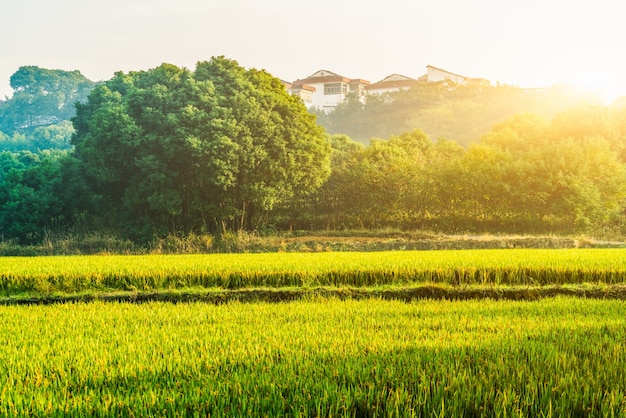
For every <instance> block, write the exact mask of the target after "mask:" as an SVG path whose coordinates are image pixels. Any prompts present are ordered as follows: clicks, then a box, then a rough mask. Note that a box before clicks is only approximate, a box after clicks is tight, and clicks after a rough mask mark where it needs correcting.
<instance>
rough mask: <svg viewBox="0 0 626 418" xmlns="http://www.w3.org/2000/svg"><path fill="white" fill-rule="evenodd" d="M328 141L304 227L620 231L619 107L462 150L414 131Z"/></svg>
mask: <svg viewBox="0 0 626 418" xmlns="http://www.w3.org/2000/svg"><path fill="white" fill-rule="evenodd" d="M332 139H333V168H332V174H331V176H330V178H329V180H328V181H327V182H326V183H325V184H324V186H323V187H322V188H321V190H320V192H319V193H318V194H317V197H318V200H317V201H316V203H315V205H314V209H313V210H312V212H311V213H316V215H315V216H312V218H311V221H312V224H311V226H310V227H311V228H331V229H336V228H381V227H397V228H427V229H434V230H439V231H445V232H449V233H454V232H456V233H459V232H483V231H490V232H511V233H572V232H596V233H597V232H600V231H605V232H606V231H608V230H613V231H614V232H616V231H620V228H622V227H623V221H624V217H623V215H624V204H625V200H624V198H625V197H626V195H625V192H626V181H625V180H626V177H625V171H624V164H625V163H626V153H625V152H624V150H625V145H626V108H625V109H622V110H620V111H618V110H615V109H610V108H607V107H600V106H581V107H578V108H573V109H571V110H568V111H566V112H563V113H561V114H559V115H557V116H555V117H554V118H553V119H552V120H548V119H545V118H541V117H538V116H536V115H530V114H529V115H517V116H515V117H513V118H511V119H509V120H508V121H506V122H503V123H500V124H498V125H496V126H495V127H494V129H493V130H492V131H491V132H489V133H487V134H486V135H484V136H483V137H482V139H481V141H480V143H478V144H476V145H473V146H470V147H469V149H465V148H462V147H461V146H459V145H458V144H456V143H454V142H452V141H448V140H443V139H440V140H437V141H432V140H431V139H430V138H429V137H428V136H427V135H426V134H424V132H423V131H420V130H417V131H413V132H411V133H405V134H402V135H399V136H392V137H391V138H390V139H388V140H381V139H374V140H372V142H371V144H370V145H369V146H362V145H360V144H358V143H356V142H354V141H352V140H350V139H349V138H348V137H346V136H341V135H334V136H333V137H332ZM315 211H317V212H315ZM299 219H300V222H301V223H300V227H303V226H304V223H302V222H303V221H304V220H303V219H302V218H299Z"/></svg>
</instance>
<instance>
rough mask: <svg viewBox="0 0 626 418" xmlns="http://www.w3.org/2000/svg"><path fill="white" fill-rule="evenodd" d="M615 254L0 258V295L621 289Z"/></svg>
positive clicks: (622, 261)
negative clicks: (430, 286) (432, 286)
mask: <svg viewBox="0 0 626 418" xmlns="http://www.w3.org/2000/svg"><path fill="white" fill-rule="evenodd" d="M625 254H626V253H624V250H622V249H569V250H529V249H522V250H466V251H391V252H378V253H263V254H206V255H141V256H59V257H33V258H30V257H3V258H0V293H2V294H4V295H11V294H16V293H20V292H34V293H37V292H42V291H45V292H82V291H104V290H111V289H113V290H129V291H132V290H154V289H172V288H185V287H220V288H225V289H238V288H244V287H274V288H278V287H285V286H297V287H315V286H352V287H371V286H384V285H406V284H415V283H444V284H450V285H456V286H463V285H518V286H526V285H528V286H531V285H532V286H538V285H548V284H550V285H564V284H577V283H578V284H579V283H605V284H622V283H624V277H626V257H625Z"/></svg>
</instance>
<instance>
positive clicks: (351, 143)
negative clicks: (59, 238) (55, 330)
mask: <svg viewBox="0 0 626 418" xmlns="http://www.w3.org/2000/svg"><path fill="white" fill-rule="evenodd" d="M11 83H12V86H13V88H14V89H15V93H14V95H13V97H12V98H11V99H7V100H6V101H0V116H1V118H0V125H2V129H4V133H3V132H0V231H1V234H2V237H1V238H2V239H4V240H13V241H15V242H17V243H20V244H28V243H41V242H43V241H45V240H46V239H48V238H49V237H50V236H52V235H55V234H57V235H58V234H67V233H70V234H76V233H79V235H80V234H82V232H96V233H102V232H103V233H107V234H108V233H112V235H115V236H121V237H124V238H131V239H132V240H133V241H134V242H138V243H146V242H148V241H150V240H153V239H154V238H155V237H164V236H167V235H170V236H178V237H181V236H186V235H188V234H196V235H197V234H212V235H215V234H224V233H226V232H229V231H241V230H246V231H261V230H263V231H273V230H283V229H305V230H311V229H332V230H338V229H352V228H358V229H362V228H387V227H392V228H395V229H413V228H422V229H424V228H425V229H430V230H433V231H438V232H447V233H449V232H455V233H457V232H463V233H467V232H470V233H472V232H485V231H488V232H509V233H573V232H585V233H593V234H601V235H604V234H613V235H622V234H624V232H625V222H624V211H625V208H626V199H625V197H626V189H625V185H626V181H625V171H624V164H625V163H626V108H625V107H623V106H622V107H620V106H617V105H616V106H613V107H606V106H600V105H592V104H581V105H578V106H574V104H575V103H576V102H577V101H578V100H580V99H581V97H580V96H575V95H571V94H569V93H567V92H566V91H565V90H562V89H561V90H559V89H557V88H553V89H551V90H549V91H544V92H541V94H539V92H538V91H527V90H523V89H520V88H516V87H510V86H474V85H468V86H451V85H446V84H442V83H430V84H420V85H419V86H418V87H416V88H413V89H411V90H409V91H403V92H397V93H389V94H386V95H380V96H371V97H368V98H367V101H366V102H365V103H362V102H360V101H358V100H355V99H350V100H348V101H346V102H345V103H343V104H341V105H340V106H338V108H337V109H336V110H335V111H334V112H333V113H331V114H325V113H323V114H319V115H317V118H318V119H317V120H318V122H319V123H321V124H322V125H325V126H327V128H328V129H329V130H330V131H331V132H341V134H333V135H329V134H324V132H323V129H322V128H321V127H320V126H319V125H317V124H316V123H315V116H314V115H311V114H310V113H308V112H307V111H306V110H305V107H304V105H303V104H302V103H301V102H299V99H297V98H294V97H292V96H289V95H288V94H287V92H286V90H285V89H284V87H283V84H282V83H281V82H280V80H278V79H276V78H274V77H272V76H271V75H270V74H268V73H266V72H264V71H258V70H254V69H250V70H246V69H244V68H242V67H240V66H239V65H238V64H237V63H236V62H235V61H231V60H228V59H226V58H223V57H219V58H213V59H211V60H210V61H208V62H201V63H198V65H197V67H196V69H195V70H193V71H191V70H187V69H183V68H178V67H175V66H173V65H168V64H163V65H161V66H160V67H157V68H155V69H152V70H149V71H139V72H130V73H128V74H124V73H118V74H116V75H115V77H113V78H112V79H111V80H109V81H107V82H104V83H101V84H99V85H97V86H95V87H94V83H91V82H89V81H88V80H86V79H84V77H82V76H81V75H80V73H78V72H64V71H60V70H43V69H40V68H38V67H23V68H21V69H20V70H19V71H18V72H17V73H16V74H15V75H14V76H13V77H12V80H11ZM88 91H90V92H91V93H90V94H89V96H87V95H86V94H87V92H88ZM74 102H76V104H75V106H72V105H70V103H74ZM566 104H568V106H569V108H568V109H567V110H565V111H561V112H556V110H557V109H560V108H564V107H566ZM70 107H71V108H72V111H71V112H70V110H69V108H70ZM74 109H75V110H76V112H74ZM524 110H529V111H531V113H520V111H524ZM512 114H514V116H511V117H509V115H512ZM71 115H73V116H74V117H73V120H72V121H73V124H72V123H71V122H70V121H68V120H67V118H68V117H70V116H71ZM545 115H550V117H546V116H545ZM409 122H410V123H409ZM413 127H419V128H421V129H413ZM405 128H406V129H405ZM2 129H0V131H1V130H2ZM387 132H394V134H389V135H386V134H385V133H387ZM346 133H347V134H350V135H351V136H348V135H346ZM372 134H375V135H374V137H372V136H369V135H372ZM70 137H72V138H73V139H72V142H70ZM444 137H447V138H448V139H444ZM479 137H480V139H479ZM353 138H354V139H356V140H358V141H355V140H353ZM364 138H367V140H368V141H367V145H365V144H364V142H366V141H364ZM382 138H385V139H382ZM460 144H463V145H467V146H466V147H462V146H461V145H460ZM468 144H469V145H468ZM329 154H330V156H329ZM329 160H330V161H329Z"/></svg>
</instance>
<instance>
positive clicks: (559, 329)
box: [0, 298, 626, 417]
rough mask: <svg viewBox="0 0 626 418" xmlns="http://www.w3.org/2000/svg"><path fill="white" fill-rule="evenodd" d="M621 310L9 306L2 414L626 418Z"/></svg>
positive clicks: (1, 320) (2, 316)
mask: <svg viewBox="0 0 626 418" xmlns="http://www.w3.org/2000/svg"><path fill="white" fill-rule="evenodd" d="M625 325H626V302H624V301H602V300H582V299H568V298H556V299H546V300H543V301H541V302H496V301H489V300H487V301H480V302H477V301H470V302H441V301H440V302H434V301H422V302H417V303H402V302H395V301H380V300H367V301H338V300H334V299H325V298H316V299H313V300H309V301H299V302H294V303H285V304H264V303H259V304H240V303H232V304H226V305H220V306H214V305H207V304H179V305H173V304H163V303H148V304H141V305H134V304H111V303H109V304H104V303H99V302H96V303H90V304H63V305H53V306H30V307H0V416H1V417H13V416H27V415H34V416H217V417H221V416H281V417H282V416H303V417H305V416H338V417H344V416H346V417H354V416H372V417H383V416H385V417H387V416H398V417H400V416H401V417H405V416H432V417H434V416H445V417H448V416H478V417H497V416H555V417H556V416H591V417H595V416H598V417H601V416H624V415H625V414H626V378H625V377H624V370H626V351H625V348H624V341H626V326H625Z"/></svg>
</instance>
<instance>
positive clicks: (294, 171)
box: [73, 58, 330, 238]
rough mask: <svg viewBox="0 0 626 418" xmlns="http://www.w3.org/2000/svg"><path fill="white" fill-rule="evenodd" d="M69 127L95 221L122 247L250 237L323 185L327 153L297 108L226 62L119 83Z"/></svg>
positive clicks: (101, 91)
mask: <svg viewBox="0 0 626 418" xmlns="http://www.w3.org/2000/svg"><path fill="white" fill-rule="evenodd" d="M73 121H74V125H75V127H76V134H75V136H74V139H73V143H74V144H75V146H76V153H75V155H76V158H77V159H78V160H79V161H80V162H81V163H82V165H83V167H84V170H85V173H86V175H87V178H88V179H89V181H90V184H91V185H92V188H93V189H92V190H93V192H94V193H95V194H96V195H98V196H99V197H100V202H101V204H100V206H99V208H100V210H99V211H98V213H97V215H98V216H100V217H102V218H105V219H109V221H110V222H111V223H112V224H113V225H116V226H118V227H122V228H125V229H126V230H127V231H128V233H130V234H131V235H137V234H139V235H140V236H143V237H148V238H149V237H151V236H152V235H153V234H163V233H167V232H169V233H173V234H176V233H177V232H179V231H182V232H189V231H193V230H195V231H198V230H201V231H216V230H217V231H219V230H226V229H252V228H256V227H258V226H259V225H261V224H262V223H264V222H267V221H266V220H267V216H268V213H269V211H271V210H272V209H273V208H274V207H275V206H276V205H278V204H283V205H284V204H287V203H288V202H289V201H290V200H291V199H294V198H298V197H304V196H307V195H308V194H310V193H312V192H314V191H315V190H316V188H317V187H319V186H320V185H321V184H322V182H323V181H324V180H325V179H326V177H327V176H328V174H329V153H330V147H329V145H328V143H327V141H326V139H325V137H324V135H323V131H322V129H321V128H320V127H319V126H318V125H316V124H315V119H314V117H313V116H312V115H311V114H309V113H308V112H307V111H306V108H305V107H304V106H303V104H302V103H301V102H300V101H299V99H297V98H295V97H293V96H290V95H289V94H288V93H287V91H286V90H285V88H284V86H283V84H282V83H281V82H280V80H278V79H276V78H274V77H272V76H270V75H269V74H268V73H266V72H264V71H257V70H244V69H243V68H242V67H240V66H239V65H237V63H236V62H234V61H230V60H227V59H225V58H214V59H212V60H211V61H208V62H201V63H198V65H197V67H196V70H195V71H193V72H192V71H189V70H186V69H181V68H177V67H175V66H172V65H166V64H164V65H162V66H160V67H158V68H155V69H153V70H150V71H145V72H131V73H129V74H123V73H119V74H117V75H116V76H115V77H114V78H113V79H112V80H110V81H108V82H106V83H104V84H102V85H101V86H98V87H96V88H95V90H94V91H93V92H92V93H91V95H90V96H89V100H88V102H87V103H86V104H84V105H83V104H79V105H78V106H77V115H76V117H75V118H74V120H73Z"/></svg>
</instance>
